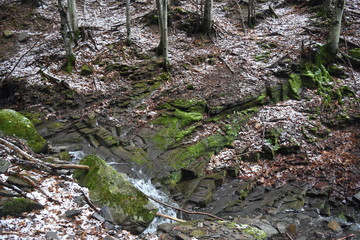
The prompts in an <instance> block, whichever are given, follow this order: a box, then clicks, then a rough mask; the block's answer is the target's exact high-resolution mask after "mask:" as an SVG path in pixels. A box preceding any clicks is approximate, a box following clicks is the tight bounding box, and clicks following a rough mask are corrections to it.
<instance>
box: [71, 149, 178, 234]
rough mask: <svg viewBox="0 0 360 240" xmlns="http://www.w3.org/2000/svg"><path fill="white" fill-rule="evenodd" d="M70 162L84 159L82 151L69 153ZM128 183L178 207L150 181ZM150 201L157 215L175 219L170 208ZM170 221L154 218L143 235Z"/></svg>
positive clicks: (138, 180) (129, 179)
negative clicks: (156, 210) (157, 212)
mask: <svg viewBox="0 0 360 240" xmlns="http://www.w3.org/2000/svg"><path fill="white" fill-rule="evenodd" d="M69 153H70V155H71V157H72V161H73V162H79V161H80V160H81V159H82V158H84V157H85V155H86V154H85V153H84V152H83V151H71V152H69ZM108 164H109V165H112V164H111V163H108ZM133 172H136V173H138V174H137V176H139V177H144V175H143V174H142V172H141V171H135V170H133ZM128 181H129V182H130V183H131V184H132V185H133V186H134V187H136V188H137V189H139V190H140V191H141V192H143V193H145V194H146V195H149V196H152V197H154V198H155V199H158V200H159V201H161V202H164V203H167V204H170V205H171V206H174V207H178V205H177V204H176V203H175V202H173V201H172V200H171V199H170V198H169V197H168V196H167V195H166V194H165V193H164V192H162V191H160V190H159V189H156V188H155V186H154V185H153V184H152V183H151V181H150V179H140V178H130V177H128ZM150 201H151V202H152V203H153V204H154V205H155V207H156V208H157V209H158V211H159V213H162V214H165V215H168V216H171V217H176V211H175V210H174V209H172V208H169V207H165V206H163V205H161V204H159V203H157V202H155V201H153V200H151V199H150ZM171 222H172V221H171V220H170V219H166V218H160V217H155V219H154V220H153V221H152V223H151V224H150V225H149V227H148V228H147V229H146V230H145V231H144V234H147V233H154V232H156V228H157V226H158V225H160V224H162V223H171Z"/></svg>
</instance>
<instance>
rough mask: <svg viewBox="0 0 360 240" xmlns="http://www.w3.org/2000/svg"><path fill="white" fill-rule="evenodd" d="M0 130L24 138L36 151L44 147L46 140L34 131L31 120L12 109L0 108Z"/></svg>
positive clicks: (40, 150)
mask: <svg viewBox="0 0 360 240" xmlns="http://www.w3.org/2000/svg"><path fill="white" fill-rule="evenodd" d="M0 131H2V132H4V133H5V134H7V135H11V136H16V137H18V138H21V139H24V140H26V141H27V142H28V145H29V147H30V148H31V149H32V150H33V151H34V152H36V153H39V152H42V151H44V150H45V149H46V140H45V139H44V138H43V137H42V136H40V134H39V133H38V132H37V131H36V129H35V127H34V125H33V124H32V122H31V121H30V120H29V119H28V118H26V117H24V116H23V115H21V114H20V113H18V112H16V111H14V110H11V109H2V110H0Z"/></svg>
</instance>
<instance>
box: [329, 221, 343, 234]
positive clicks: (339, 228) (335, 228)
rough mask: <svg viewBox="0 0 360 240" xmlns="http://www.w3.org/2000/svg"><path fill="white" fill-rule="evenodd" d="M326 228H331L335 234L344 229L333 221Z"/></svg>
mask: <svg viewBox="0 0 360 240" xmlns="http://www.w3.org/2000/svg"><path fill="white" fill-rule="evenodd" d="M326 226H327V227H328V228H330V229H331V230H333V231H334V232H341V231H342V228H341V226H340V224H339V223H338V222H337V221H335V220H331V221H330V222H329V223H328V224H327V225H326Z"/></svg>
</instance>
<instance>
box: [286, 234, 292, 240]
mask: <svg viewBox="0 0 360 240" xmlns="http://www.w3.org/2000/svg"><path fill="white" fill-rule="evenodd" d="M286 236H287V237H288V238H289V239H290V240H294V239H293V238H292V237H291V236H290V235H289V234H288V233H286Z"/></svg>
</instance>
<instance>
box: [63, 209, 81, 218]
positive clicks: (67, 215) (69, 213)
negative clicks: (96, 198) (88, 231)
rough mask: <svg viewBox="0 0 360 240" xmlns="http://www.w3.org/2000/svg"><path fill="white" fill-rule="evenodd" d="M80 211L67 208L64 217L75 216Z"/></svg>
mask: <svg viewBox="0 0 360 240" xmlns="http://www.w3.org/2000/svg"><path fill="white" fill-rule="evenodd" d="M81 212H82V211H81V210H80V209H73V210H67V211H66V212H65V217H67V218H74V217H75V216H77V215H79V214H80V213H81Z"/></svg>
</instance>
